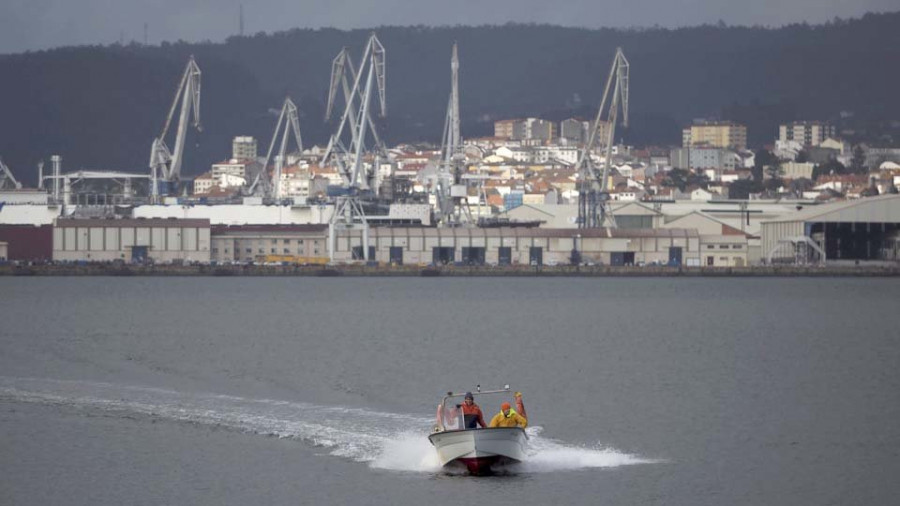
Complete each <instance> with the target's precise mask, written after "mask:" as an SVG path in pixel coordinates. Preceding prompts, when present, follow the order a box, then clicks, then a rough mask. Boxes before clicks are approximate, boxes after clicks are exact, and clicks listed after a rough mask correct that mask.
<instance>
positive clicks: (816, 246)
mask: <svg viewBox="0 0 900 506" xmlns="http://www.w3.org/2000/svg"><path fill="white" fill-rule="evenodd" d="M898 242H900V195H883V196H879V197H869V198H864V199H858V200H847V201H843V202H837V203H834V204H825V205H819V206H810V207H807V208H805V209H801V210H800V211H799V212H797V213H795V214H793V215H790V216H785V217H784V218H779V219H775V220H770V221H766V222H763V224H762V250H763V253H764V254H765V255H766V259H767V261H769V262H775V263H779V262H784V263H810V262H814V263H824V262H826V261H827V262H829V263H833V262H854V263H856V262H894V261H897V260H898V255H897V245H898Z"/></svg>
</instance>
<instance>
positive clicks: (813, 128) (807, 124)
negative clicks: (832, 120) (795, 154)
mask: <svg viewBox="0 0 900 506" xmlns="http://www.w3.org/2000/svg"><path fill="white" fill-rule="evenodd" d="M833 137H835V128H834V125H831V124H828V123H824V122H821V121H795V122H793V123H788V124H785V125H780V126H779V127H778V140H779V141H781V142H783V143H786V142H788V141H794V142H796V143H798V144H799V145H800V146H818V145H820V144H822V143H823V142H824V141H825V139H829V138H833Z"/></svg>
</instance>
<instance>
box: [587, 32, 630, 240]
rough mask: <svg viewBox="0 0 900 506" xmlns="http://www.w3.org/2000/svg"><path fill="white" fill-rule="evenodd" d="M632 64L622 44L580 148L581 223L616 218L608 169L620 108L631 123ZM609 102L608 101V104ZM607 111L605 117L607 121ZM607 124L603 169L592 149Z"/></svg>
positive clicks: (602, 147)
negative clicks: (626, 56)
mask: <svg viewBox="0 0 900 506" xmlns="http://www.w3.org/2000/svg"><path fill="white" fill-rule="evenodd" d="M629 77H630V65H629V63H628V60H627V59H626V58H625V54H624V53H623V52H622V48H617V49H616V56H615V57H614V58H613V62H612V66H611V67H610V70H609V77H607V80H606V87H605V88H604V89H603V98H602V100H601V101H600V108H599V109H598V110H597V118H596V119H595V120H594V124H593V126H592V128H591V133H590V135H589V136H588V141H587V143H585V145H584V147H583V148H582V151H581V157H580V159H579V161H578V172H579V188H578V227H579V228H594V227H602V226H609V227H615V226H616V222H615V218H614V217H613V215H612V213H611V212H610V209H609V190H608V189H607V187H606V186H607V182H608V180H609V170H610V166H611V163H612V147H613V143H614V142H615V136H616V124H617V122H618V118H619V108H620V107H621V109H622V126H625V127H627V126H628V96H629V91H628V88H629ZM607 103H608V104H609V106H608V108H607ZM604 111H605V112H606V118H607V119H606V121H605V122H604V119H603V117H604ZM604 124H605V125H606V128H607V131H606V138H605V139H599V140H600V141H601V142H602V144H600V146H598V147H599V148H600V152H601V153H603V158H604V159H603V169H602V171H599V172H598V170H597V168H596V167H595V166H594V163H593V161H592V160H591V151H592V150H593V149H594V146H595V145H596V143H597V141H598V137H600V131H601V128H602V126H603V125H604Z"/></svg>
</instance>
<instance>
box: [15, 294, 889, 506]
mask: <svg viewBox="0 0 900 506" xmlns="http://www.w3.org/2000/svg"><path fill="white" fill-rule="evenodd" d="M898 313H900V281H898V280H895V279H846V278H842V279H826V278H817V279H802V278H796V279H795V278H753V279H680V278H653V279H648V278H640V279H624V278H616V279H605V278H591V279H578V278H502V279H501V278H498V279H491V278H471V279H465V278H454V279H443V278H422V279H393V278H375V279H352V278H274V279H273V278H241V279H236V278H221V279H220V278H173V279H167V278H101V277H91V278H0V470H2V472H0V504H3V505H38V504H40V505H43V504H65V505H121V504H129V505H180V504H215V505H232V504H234V505H246V504H401V505H404V504H461V505H462V504H465V505H473V504H490V505H492V506H494V505H504V504H517V505H523V504H560V505H561V504H606V505H619V504H621V505H637V504H643V505H647V504H654V505H656V504H659V505H706V504H709V505H713V504H729V505H761V504H767V505H781V504H785V505H787V504H803V505H830V504H835V505H843V504H879V505H880V504H897V501H898V497H900V479H898V477H900V315H898ZM478 384H480V385H482V387H483V388H485V389H487V388H496V387H502V386H503V385H505V384H509V385H510V386H511V388H512V390H520V391H522V392H523V393H524V399H525V404H526V407H527V410H528V415H529V423H530V427H529V429H528V433H529V435H530V449H529V452H530V455H529V458H528V460H527V461H526V462H524V463H522V464H519V465H515V466H509V467H507V468H504V469H501V470H500V473H499V474H498V475H495V476H490V477H471V476H467V475H466V474H465V473H461V472H459V471H456V470H445V469H441V468H440V467H439V466H438V464H437V461H436V456H435V454H434V451H433V449H432V448H431V446H430V444H429V443H428V441H427V435H428V433H429V431H430V428H431V425H432V423H433V416H434V412H435V407H436V405H437V403H438V401H439V400H440V398H441V396H442V394H443V393H444V392H446V391H447V390H455V391H463V390H467V389H469V390H470V389H474V388H475V386H476V385H478ZM482 408H483V409H484V411H485V415H486V416H488V417H489V416H492V415H493V414H495V413H496V411H497V409H498V406H494V405H490V404H485V405H483V406H482Z"/></svg>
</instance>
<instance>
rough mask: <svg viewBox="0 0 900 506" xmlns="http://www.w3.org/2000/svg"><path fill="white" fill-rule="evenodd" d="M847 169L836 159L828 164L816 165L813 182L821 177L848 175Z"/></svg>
mask: <svg viewBox="0 0 900 506" xmlns="http://www.w3.org/2000/svg"><path fill="white" fill-rule="evenodd" d="M846 173H847V167H844V164H842V163H841V162H839V161H837V160H835V159H834V158H832V159H830V160H828V161H827V162H825V163H823V164H820V165H816V166H815V167H813V173H812V178H813V181H816V180H817V179H819V176H826V175H829V174H846Z"/></svg>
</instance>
